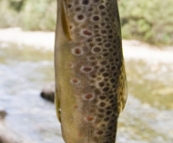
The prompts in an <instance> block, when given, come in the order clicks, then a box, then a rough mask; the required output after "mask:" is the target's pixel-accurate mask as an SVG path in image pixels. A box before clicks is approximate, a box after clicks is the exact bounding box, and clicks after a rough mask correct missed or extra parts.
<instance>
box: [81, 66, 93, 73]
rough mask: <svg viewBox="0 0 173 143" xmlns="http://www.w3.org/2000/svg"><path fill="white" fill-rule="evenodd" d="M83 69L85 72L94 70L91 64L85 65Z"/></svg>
mask: <svg viewBox="0 0 173 143" xmlns="http://www.w3.org/2000/svg"><path fill="white" fill-rule="evenodd" d="M82 71H84V72H91V71H92V67H90V66H83V67H82Z"/></svg>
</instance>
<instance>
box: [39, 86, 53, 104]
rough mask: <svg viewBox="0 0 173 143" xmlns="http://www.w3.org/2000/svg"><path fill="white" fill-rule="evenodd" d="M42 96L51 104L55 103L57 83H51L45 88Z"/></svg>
mask: <svg viewBox="0 0 173 143" xmlns="http://www.w3.org/2000/svg"><path fill="white" fill-rule="evenodd" d="M40 96H41V97H42V98H44V99H46V100H48V101H50V102H54V96H55V83H50V84H49V85H47V86H45V87H44V88H43V90H42V91H41V93H40Z"/></svg>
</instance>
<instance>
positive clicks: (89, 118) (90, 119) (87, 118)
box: [86, 116, 94, 121]
mask: <svg viewBox="0 0 173 143" xmlns="http://www.w3.org/2000/svg"><path fill="white" fill-rule="evenodd" d="M86 120H87V121H93V120H94V117H93V116H87V117H86Z"/></svg>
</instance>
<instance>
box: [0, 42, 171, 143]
mask: <svg viewBox="0 0 173 143" xmlns="http://www.w3.org/2000/svg"><path fill="white" fill-rule="evenodd" d="M151 67H152V68H151ZM126 70H127V77H128V85H129V87H128V88H129V98H128V102H127V105H126V109H125V110H124V111H123V113H121V115H120V118H119V128H118V134H117V143H127V142H128V143H165V142H166V143H172V142H173V121H172V117H173V90H172V87H171V84H173V74H172V72H171V70H173V66H172V64H168V63H166V64H165V63H154V64H153V63H152V64H149V63H146V62H144V61H136V60H135V61H133V60H128V59H127V60H126ZM53 80H54V70H53V52H51V51H44V50H37V49H35V48H33V47H27V46H21V45H20V46H19V45H15V44H8V43H2V42H0V108H3V109H5V110H6V111H7V112H8V116H7V118H6V124H7V125H8V126H10V127H11V128H12V129H13V131H15V132H16V133H18V134H20V135H21V136H23V137H25V138H27V139H29V140H32V142H35V143H55V142H57V143H64V142H63V140H62V137H61V129H60V124H59V122H58V120H57V118H56V115H55V107H54V105H53V104H52V103H50V102H48V101H45V100H44V99H42V98H41V97H40V95H39V94H40V91H41V89H42V88H43V87H44V86H45V85H47V84H48V83H49V82H52V81H53Z"/></svg>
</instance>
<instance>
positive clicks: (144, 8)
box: [0, 0, 173, 45]
mask: <svg viewBox="0 0 173 143" xmlns="http://www.w3.org/2000/svg"><path fill="white" fill-rule="evenodd" d="M172 5H173V1H172V0H166V1H163V0H152V1H146V0H140V1H139V0H133V1H123V0H121V1H120V2H119V10H120V16H121V23H122V35H123V38H126V39H138V40H142V41H145V42H148V43H151V44H157V45H159V44H162V45H163V44H164V45H171V44H173V40H172V39H173V28H172V25H173V18H172V17H173V10H172ZM56 6H57V4H56V0H0V15H1V16H0V27H1V28H5V27H12V26H20V27H22V28H23V29H26V30H44V31H45V30H49V31H53V30H54V29H55V22H56Z"/></svg>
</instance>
